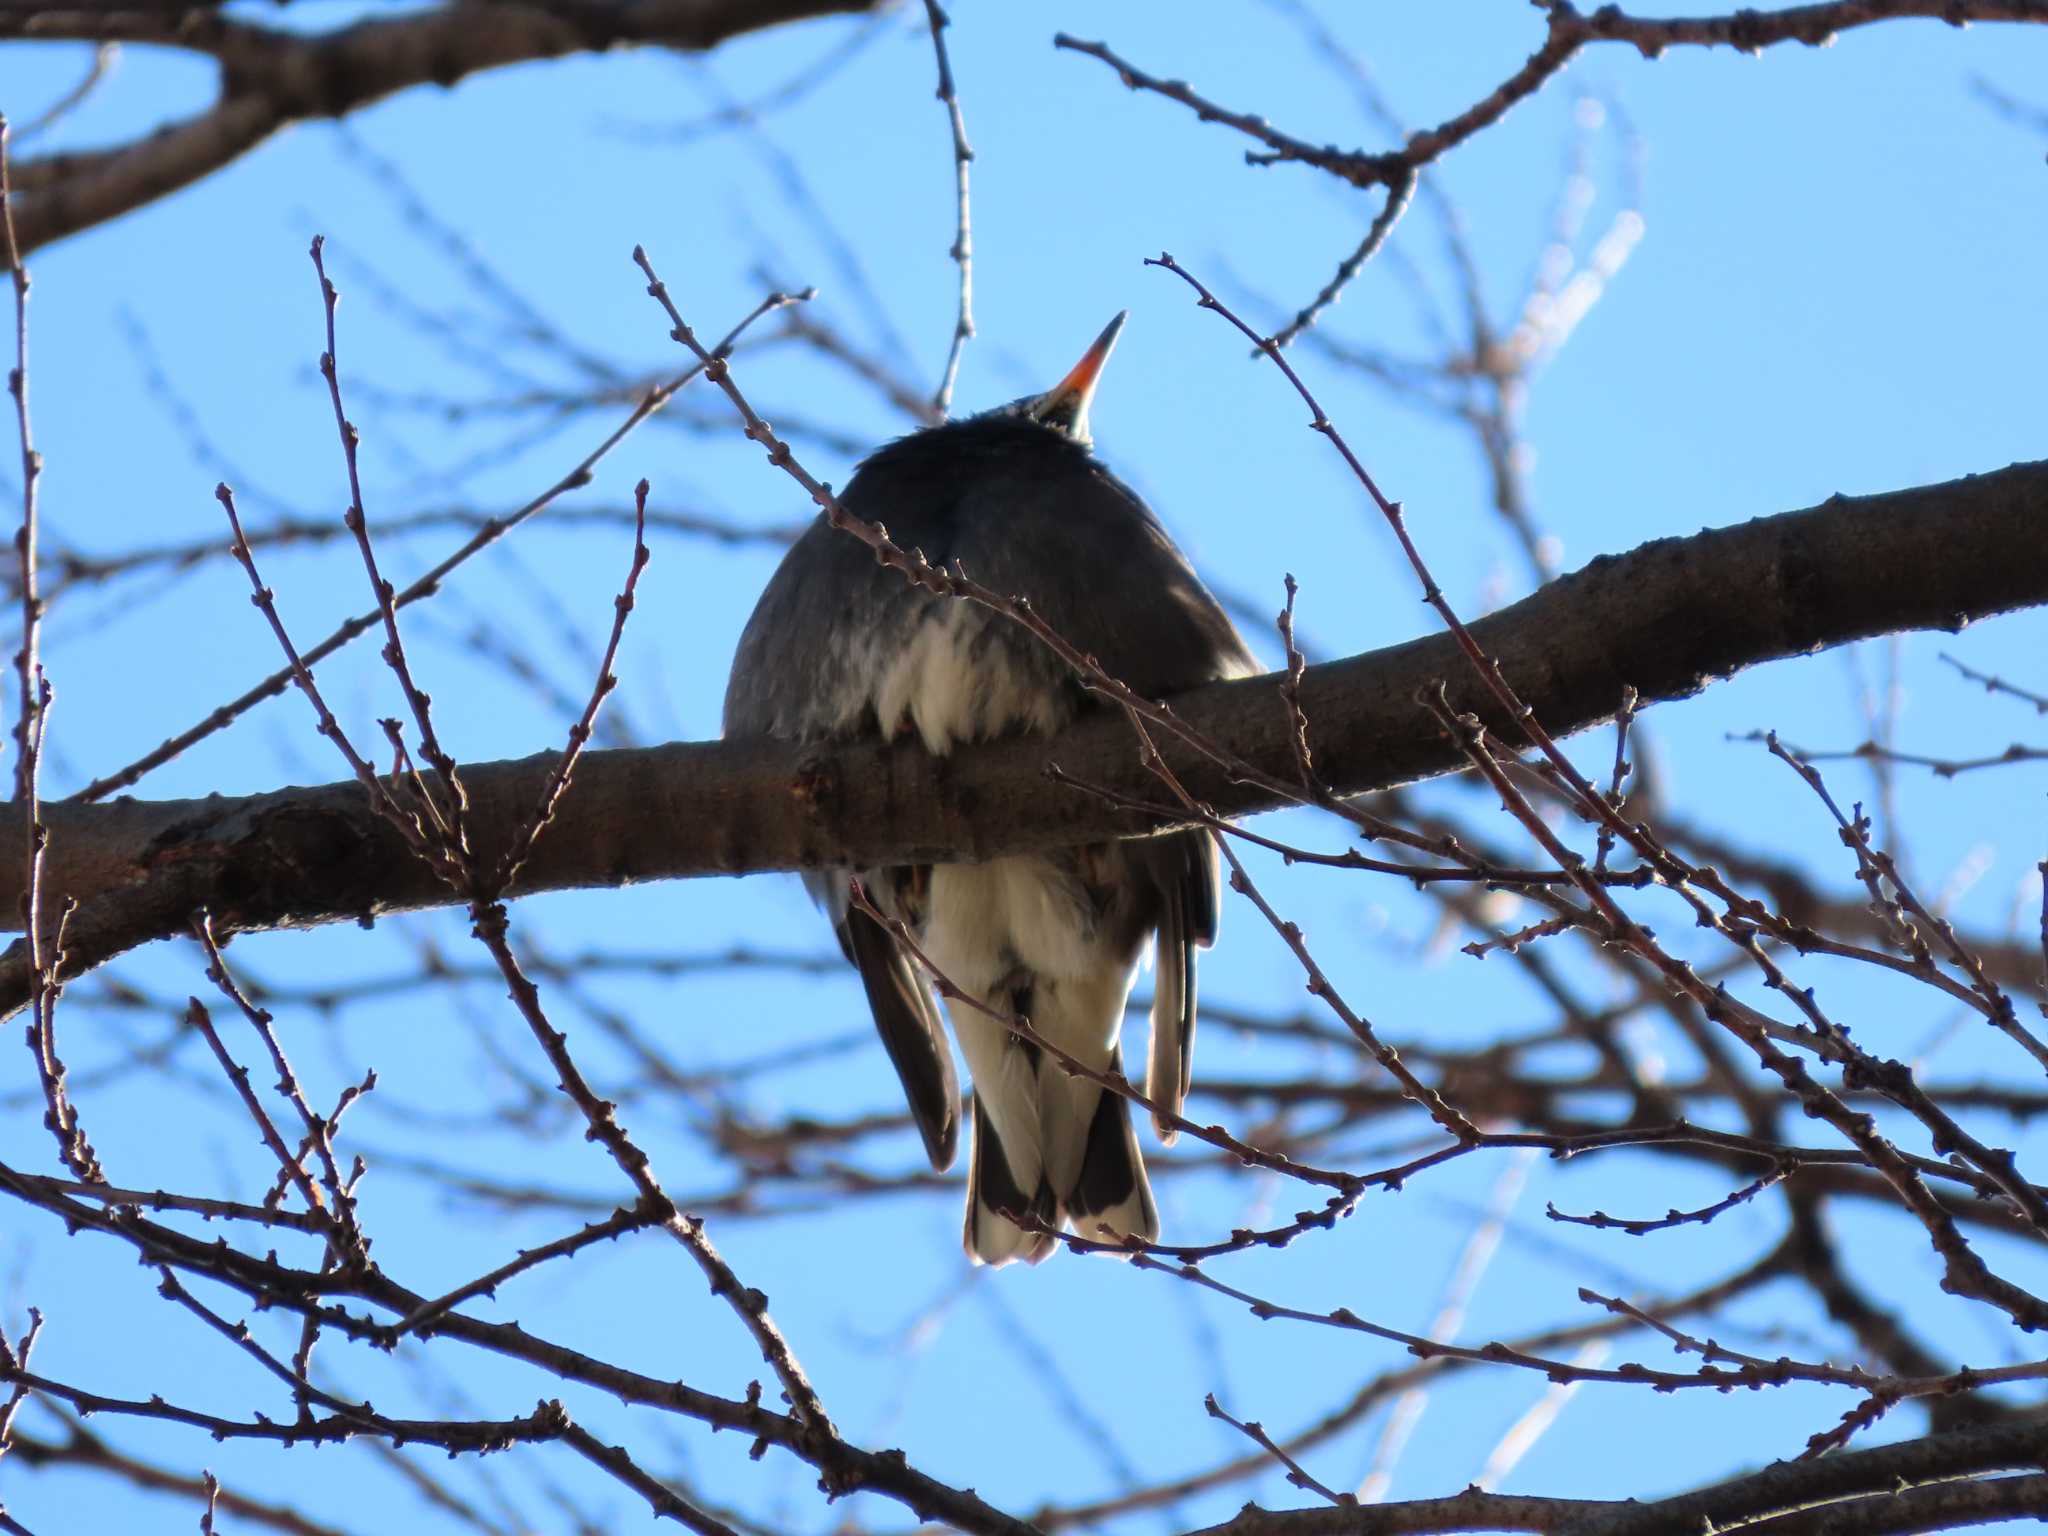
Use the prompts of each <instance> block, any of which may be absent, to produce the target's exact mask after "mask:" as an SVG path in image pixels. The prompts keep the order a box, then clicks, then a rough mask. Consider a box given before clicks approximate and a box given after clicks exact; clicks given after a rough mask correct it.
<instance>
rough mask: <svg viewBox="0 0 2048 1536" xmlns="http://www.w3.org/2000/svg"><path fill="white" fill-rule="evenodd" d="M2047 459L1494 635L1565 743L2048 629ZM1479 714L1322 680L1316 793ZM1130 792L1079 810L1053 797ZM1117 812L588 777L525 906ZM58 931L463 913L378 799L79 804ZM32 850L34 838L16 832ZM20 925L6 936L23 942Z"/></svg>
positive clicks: (1410, 776)
mask: <svg viewBox="0 0 2048 1536" xmlns="http://www.w3.org/2000/svg"><path fill="white" fill-rule="evenodd" d="M2044 520H2048V462H2042V463H2033V464H2020V465H2014V466H2012V467H2011V468H2008V469H2004V470H2000V471H1997V472H1995V473H1992V474H1985V475H1973V476H1969V477H1967V478H1965V479H1962V480H1957V481H1951V482H1949V483H1948V484H1945V485H1936V486H1926V487H1920V488H1917V489H1913V490H1906V491H1896V492H1890V493H1886V494H1882V495H1876V496H1867V497H1860V498H1850V497H1840V496H1837V497H1833V498H1831V499H1830V500H1828V501H1827V502H1825V503H1823V504H1822V505H1820V506H1818V507H1813V508H1809V509H1807V510H1805V511H1800V512H1790V513H1785V514H1783V515H1780V516H1777V517H1770V518H1760V519H1758V520H1756V521H1753V522H1749V523H1744V524H1740V525H1738V526H1735V527H1730V528H1721V529H1712V530H1709V531H1706V532H1703V533H1699V534H1695V535H1693V536H1691V537H1689V538H1671V539H1660V540H1657V541H1655V542H1653V543H1650V544H1645V545H1643V546H1642V547H1640V548H1638V549H1636V550H1633V551H1631V552H1630V553H1628V554H1626V555H1619V556H1603V557H1601V558H1600V559H1597V560H1595V561H1594V562H1593V563H1592V564H1590V565H1588V566H1587V567H1585V568H1584V569H1583V570H1580V571H1577V572H1575V573H1573V574H1572V575H1569V576H1566V577H1562V578H1560V579H1559V580H1557V581H1554V582H1552V583H1550V584H1549V585H1548V586H1546V587H1544V588H1542V589H1541V590H1540V591H1538V592H1536V593H1534V594H1533V595H1531V596H1530V597H1528V598H1525V599H1524V600H1523V601H1521V602H1519V603H1517V604H1515V605H1514V606H1512V607H1510V608H1507V609H1504V610H1502V611H1501V612H1499V613H1497V614H1494V615H1493V616H1491V617H1490V618H1488V619H1485V620H1483V621H1481V622H1480V623H1477V624H1475V625H1473V626H1472V627H1471V628H1472V634H1473V636H1474V637H1475V639H1476V640H1477V642H1478V644H1479V645H1480V646H1481V647H1483V648H1484V650H1485V651H1486V653H1487V654H1488V655H1489V656H1492V657H1494V658H1496V659H1497V660H1498V662H1499V664H1500V666H1501V667H1502V669H1503V670H1504V672H1505V674H1506V676H1507V678H1508V679H1509V681H1510V682H1511V683H1512V684H1513V686H1514V687H1515V689H1516V690H1517V691H1518V692H1519V693H1520V695H1521V697H1523V698H1524V699H1527V700H1529V701H1531V702H1532V704H1533V707H1534V709H1535V711H1536V714H1537V716H1538V718H1539V719H1541V720H1542V721H1543V723H1544V724H1545V725H1546V726H1547V727H1548V728H1549V729H1550V730H1551V731H1552V732H1553V733H1554V734H1555V733H1563V732H1566V731H1574V730H1579V729H1582V728H1584V727H1586V726H1588V725H1592V724H1594V723H1596V722H1598V721H1600V720H1603V719H1605V718H1607V717H1609V716H1610V715H1611V714H1612V713H1613V711H1614V710H1615V708H1616V707H1617V706H1618V705H1619V703H1620V701H1621V697H1622V691H1623V689H1624V687H1633V688H1634V689H1635V691H1636V693H1637V695H1638V696H1639V698H1640V700H1641V701H1642V702H1643V703H1645V704H1648V703H1651V702H1654V701H1658V700H1667V699H1677V698H1684V697H1687V696H1689V695H1691V694H1694V693H1697V692H1699V691H1700V690H1701V689H1702V688H1703V687H1705V686H1706V684H1707V683H1709V682H1710V681H1712V680H1714V679H1716V678H1720V677H1725V676H1727V675H1729V674H1730V673H1733V672H1735V671H1739V670H1740V669H1742V668H1744V667H1747V666H1752V665H1755V664H1756V663H1758V662H1763V661H1770V660H1774V659H1777V658H1780V657H1785V656H1792V655H1798V654H1801V653H1804V652H1809V651H1813V650H1817V649H1821V648H1824V647H1827V646H1833V645H1840V644H1844V643H1847V642H1849V641H1852V640H1858V639H1862V638H1865V637H1867V636H1870V635H1874V634H1882V633H1886V632H1890V631H1895V630H1905V629H1945V630H1953V629H1956V628H1959V627H1961V626H1962V625H1964V624H1967V623H1970V622H1971V621H1973V620H1975V619H1979V618H1983V617H1986V616H1988V615H1991V614H1995V613H2000V612H2004V611H2006V610H2009V609H2013V608H2019V607H2025V606H2029V605H2034V604H2040V603H2048V541H2044V540H2043V539H2042V538H2041V534H2040V530H2041V528H2042V526H2043V525H2044ZM1439 683H1443V684H1446V685H1447V686H1448V688H1449V690H1450V697H1451V700H1452V703H1453V706H1454V707H1455V708H1457V709H1459V710H1470V711H1473V712H1475V713H1477V714H1479V715H1480V716H1481V717H1482V718H1483V719H1486V720H1487V721H1488V724H1489V727H1490V728H1491V729H1492V730H1493V731H1494V732H1495V733H1496V734H1497V735H1498V736H1499V737H1500V739H1502V740H1506V741H1513V740H1516V739H1518V736H1517V732H1516V727H1515V725H1514V722H1512V721H1509V720H1506V719H1502V718H1499V709H1498V706H1497V705H1496V704H1495V703H1494V702H1493V697H1492V694H1491V693H1490V692H1489V691H1488V690H1487V689H1486V688H1485V687H1483V686H1482V685H1481V684H1480V683H1479V681H1478V679H1476V678H1475V677H1474V676H1472V674H1471V670H1470V668H1469V666H1468V665H1467V663H1466V662H1465V661H1464V660H1463V659H1462V658H1461V657H1460V655H1459V654H1458V650H1457V647H1456V645H1455V643H1454V642H1453V641H1452V639H1451V638H1450V637H1449V636H1447V635H1431V636H1428V637H1426V638H1423V639H1419V640H1412V641H1409V642H1408V643H1406V644H1404V645H1397V646H1391V647H1388V648H1387V649H1384V650H1380V651H1373V652H1369V653H1367V654H1365V655H1361V656H1354V657H1351V658H1350V659H1348V660H1345V661H1338V662H1331V663H1328V664H1326V665H1323V666H1319V667H1313V668H1311V669H1309V671H1308V672H1307V673H1306V674H1305V675H1304V677H1303V679H1302V686H1301V694H1300V700H1301V707H1302V709H1303V710H1304V712H1305V713H1306V716H1307V719H1308V722H1309V729H1310V735H1311V739H1312V743H1313V747H1314V752H1315V761H1316V764H1317V767H1318V770H1319V772H1320V773H1321V774H1322V775H1323V777H1324V778H1325V780H1326V782H1327V783H1328V784H1329V785H1330V786H1331V787H1332V788H1333V789H1335V790H1336V791H1337V792H1339V793H1346V794H1349V793H1358V792H1363V791H1367V790H1373V789H1380V788H1385V787H1387V786H1390V785H1394V784H1400V783H1405V782H1408V781H1411V780H1414V779H1419V778H1424V777H1428V776H1431V775H1435V774H1441V773H1445V772H1449V771H1452V770H1455V769H1459V768H1462V767H1464V766H1465V758H1464V756H1463V753H1462V751H1461V750H1460V748H1459V747H1458V746H1457V744H1456V743H1454V742H1452V741H1450V740H1447V739H1446V738H1445V737H1444V736H1443V735H1442V733H1441V732H1440V731H1438V730H1437V729H1436V728H1435V726H1434V725H1433V724H1431V723H1430V720H1429V717H1428V715H1427V714H1426V713H1425V712H1424V711H1423V710H1422V709H1421V708H1420V707H1419V705H1418V704H1417V697H1418V695H1419V694H1420V692H1421V691H1422V690H1424V689H1425V688H1434V687H1435V686H1436V685H1437V684H1439ZM1176 707H1177V709H1178V710H1179V711H1180V713H1181V714H1182V716H1183V718H1184V719H1185V720H1186V721H1187V722H1188V723H1189V724H1190V725H1191V726H1192V727H1193V728H1194V729H1195V730H1196V731H1198V732H1201V733H1203V734H1205V735H1206V736H1207V737H1209V738H1210V739H1211V740H1213V741H1214V742H1216V743H1219V744H1220V745H1222V746H1223V747H1225V748H1226V749H1228V751H1229V752H1231V753H1235V754H1237V755H1238V756H1239V757H1240V758H1242V759H1244V760H1246V761H1248V762H1250V763H1252V764H1254V765H1255V766H1257V767H1258V768H1259V769H1261V770H1263V771H1264V772H1265V773H1266V774H1268V775H1271V776H1275V777H1278V778H1280V779H1283V780H1291V776H1292V775H1293V773H1294V771H1295V769H1294V757H1293V752H1294V750H1295V746H1294V743H1293V741H1292V740H1291V716H1290V712H1289V710H1288V709H1287V707H1286V705H1285V703H1284V701H1283V700H1282V698H1281V695H1280V692H1279V680H1278V679H1275V678H1254V679H1249V680H1247V681H1243V682H1234V683H1222V684H1216V685H1212V686H1210V687H1207V688H1203V689H1200V690H1197V691H1196V692H1194V693H1190V694H1187V695H1184V696H1182V697H1181V698H1180V699H1179V700H1177V701H1176ZM1166 755H1167V757H1168V759H1169V761H1170V762H1171V763H1172V764H1173V767H1174V769H1175V772H1176V773H1177V774H1178V775H1179V777H1180V779H1181V781H1182V783H1184V784H1185V785H1186V786H1187V787H1188V789H1189V790H1190V791H1191V792H1192V793H1193V794H1194V795H1196V796H1197V797H1198V798H1200V799H1201V800H1203V801H1205V802H1207V803H1208V804H1210V805H1212V806H1214V807H1215V808H1216V810H1217V811H1218V812H1220V813H1222V814H1226V815H1240V814H1244V813H1247V812H1252V811H1259V810H1265V809H1270V808H1272V807H1273V806H1274V805H1275V804H1276V803H1277V801H1276V797H1275V796H1274V795H1273V794H1272V793H1271V792H1270V791H1265V790H1261V789H1260V788H1258V787H1257V786H1255V785H1252V784H1248V783H1246V782H1243V781H1242V780H1240V779H1238V778H1235V777H1233V776H1232V775H1231V774H1230V773H1229V772H1228V771H1227V770H1226V769H1225V768H1223V767H1222V766H1220V765H1218V764H1217V763H1215V762H1213V761H1210V760H1208V759H1207V758H1203V757H1200V756H1198V755H1197V754H1195V753H1193V752H1191V751H1189V750H1188V749H1186V748H1184V747H1178V746H1173V747H1169V748H1168V749H1167V753H1166ZM555 763H556V757H555V755H554V754H552V753H548V754H543V755H539V756H535V757H532V758H526V759H522V760H520V761H517V762H503V763H495V764H483V765H478V766H475V767H471V768H466V769H465V770H464V778H465V782H466V785H467V788H468V790H469V793H470V797H471V801H472V805H473V812H472V814H473V817H474V820H473V822H472V832H473V835H474V837H475V839H476V844H477V847H478V851H479V855H480V856H481V857H482V858H484V859H485V860H486V861H488V860H490V859H493V858H496V857H498V856H499V855H500V854H502V852H503V850H504V849H505V847H506V846H507V845H508V844H509V842H510V840H511V839H512V838H513V836H514V835H515V832H516V829H517V828H518V827H519V826H520V825H521V824H522V822H523V820H524V818H525V817H526V816H527V814H528V813H529V811H530V808H531V807H532V805H533V804H534V802H535V799H536V797H537V795H538V794H539V792H540V788H541V786H542V784H543V783H544V782H545V781H546V779H547V777H548V775H549V774H550V773H551V772H552V771H553V769H554V767H555ZM1055 763H1056V764H1058V765H1059V767H1060V768H1061V769H1063V770H1064V771H1065V772H1066V773H1067V774H1069V775H1071V776H1072V777H1074V778H1076V779H1079V780H1081V781H1084V782H1086V783H1088V784H1090V785H1094V786H1100V787H1102V788H1103V789H1105V790H1107V791H1109V792H1110V793H1109V794H1108V795H1096V794H1085V793H1079V792H1077V791H1076V790H1075V789H1074V788H1072V787H1071V786H1069V785H1062V784H1060V783H1057V782H1055V781H1054V780H1053V779H1052V778H1051V777H1050V776H1049V775H1048V772H1047V769H1048V768H1049V766H1051V765H1053V764H1055ZM1117 796H1123V797H1125V798H1127V799H1136V800H1139V801H1148V800H1151V799H1154V798H1156V786H1155V784H1154V781H1153V780H1152V778H1151V776H1150V774H1149V773H1148V771H1147V770H1146V769H1145V767H1144V766H1143V765H1142V764H1141V763H1140V761H1139V758H1138V752H1137V748H1136V745H1135V743H1134V741H1133V739H1132V736H1131V733H1130V730H1129V727H1128V726H1127V725H1126V724H1125V723H1124V722H1123V721H1122V720H1121V719H1120V718H1117V717H1114V716H1109V715H1106V714H1104V715H1098V716H1096V717H1094V718H1091V719H1088V720H1086V721H1084V722H1082V723H1080V724H1078V725H1076V726H1074V727H1072V728H1071V729H1069V730H1067V731H1065V732H1064V733H1062V734H1061V735H1059V736H1057V737H1055V738H1052V739H1050V740H1039V739H1031V740H1024V741H1007V742H997V743H991V744H987V745H984V746H979V747H974V748H971V749H968V750H965V751H962V752H960V753H958V754H956V755H955V756H954V757H952V758H950V759H947V760H944V761H940V760H936V759H933V758H931V757H929V756H927V755H926V754H925V753H923V752H922V751H920V750H918V749H916V748H915V747H913V746H911V745H909V744H907V743H898V744H896V745H893V746H881V745H861V746H852V747H844V748H837V749H829V748H820V747H801V746H795V745H791V744H788V743H780V742H768V741H735V742H723V743H709V742H690V743H678V744H674V745H670V746H665V747H656V748H649V749H641V750H622V751H610V752H592V753H587V754H585V756H584V758H583V760H582V762H581V763H580V764H579V765H578V767H577V770H576V777H575V780H574V782H573V784H572V785H571V786H570V788H569V790H568V791H567V793H566V794H564V795H563V797H562V800H561V803H560V805H559V807H558V808H557V810H556V813H555V820H554V823H553V826H552V829H551V831H550V833H549V836H548V837H547V838H545V839H543V840H542V842H541V844H540V845H539V847H538V848H537V849H536V850H535V852H534V856H533V858H532V859H531V860H530V861H529V862H528V864H527V865H526V867H525V869H524V871H523V872H522V875H521V878H520V881H519V884H518V886H517V890H518V891H519V892H521V893H525V892H533V891H543V890H560V889H566V888H571V887H588V886H617V885H625V884H628V883H631V882H633V881H638V880H651V879H672V878H678V877H684V876H692V875H706V874H742V873H747V872H752V871H761V870H786V869H796V868H803V867H811V866H818V865H824V864H833V863H848V864H888V863H926V862H932V861H935V860H946V859H958V858H972V859H980V858H988V857H992V856H995V855H998V854H1004V853H1012V852H1018V851H1022V850H1026V849H1032V848H1046V847H1056V846H1061V845H1070V844H1073V843H1077V842H1087V841H1091V840H1096V839H1100V838H1103V837H1107V836H1113V835H1121V834H1133V833H1139V832H1144V831H1149V830H1156V822H1153V821H1148V819H1147V817H1146V815H1145V813H1143V812H1133V811H1129V810H1123V809H1119V808H1118V807H1117V806H1116V805H1115V804H1114V803H1112V802H1113V801H1114V799H1115V798H1116V797H1117ZM45 819H46V821H47V823H48V825H49V828H50V835H51V844H50V851H49V855H48V862H47V864H46V866H45V872H44V881H45V885H46V890H47V892H48V893H49V895H50V896H51V897H52V898H53V899H52V900H51V901H49V902H47V903H46V906H47V907H49V908H50V909H51V910H56V909H57V908H59V907H61V906H62V905H63V901H64V898H66V897H76V898H78V900H79V901H80V903H81V905H80V907H79V909H78V911H77V912H76V913H75V914H74V915H73V916H72V918H71V921H70V925H69V928H68V930H67V935H66V954H65V957H64V967H65V974H66V975H77V974H79V973H81V972H83V971H86V970H89V969H91V968H92V967H94V966H96V965H99V964H101V963H102V962H104V961H105V960H107V959H110V958H112V957H113V956H115V955H118V954H120V953H122V952H124V951H125V950H128V949H131V948H133V947H135V946H136V945H138V944H141V943H145V942H147V941H149V940H151V939H155V938H161V937H166V936H169V935H172V934H176V933H182V932H184V931H185V929H186V927H187V926H188V924H189V923H190V921H191V917H192V914H193V913H194V912H195V911H197V910H199V909H202V908H204V909H206V910H207V911H209V912H210V913H211V914H212V916H213V920H214V922H215V923H216V925H218V926H220V927H221V928H223V929H256V928H274V927H281V926H302V925H309V924H315V923H324V922H335V921H340V920H343V919H361V918H366V917H371V916H374V915H376V914H378V913H382V912H390V911H397V910H404V909H407V908H414V907H421V906H431V905H444V904H447V903H448V902H449V901H450V899H451V897H450V894H449V892H448V889H447V887H446V886H445V885H444V884H443V883H442V882H440V881H439V880H438V879H437V877H436V875H435V874H434V872H433V871H432V870H431V869H430V868H429V867H428V866H427V865H426V864H424V863H423V862H421V861H420V860H418V859H417V858H415V857H413V856H412V855H411V854H410V853H409V852H408V851H407V850H406V848H405V847H404V846H403V844H402V843H401V842H400V841H399V840H398V838H397V836H396V834H395V833H393V832H392V831H391V830H390V828H389V827H388V826H387V825H386V824H385V823H384V822H383V821H381V820H380V818H378V817H377V816H376V815H375V814H374V813H373V811H372V809H371V807H370V805H369V802H368V799H367V797H366V796H365V795H364V793H363V790H362V787H361V786H360V785H359V784H356V783H353V782H349V783H341V784H330V785H326V786H322V787H318V788H311V789H284V790H278V791H275V792H272V793H269V794H263V795H254V796H248V797H243V798H239V799H231V798H225V797H219V796H213V797H209V798H207V799H205V800H188V801H140V800H131V799H122V800H117V801H112V802H108V803H104V804H79V803H76V802H70V803H60V804H57V805H52V806H48V807H46V808H45ZM8 825H10V826H11V825H12V822H9V823H8ZM20 867H22V861H21V860H20V859H19V858H18V857H13V856H11V855H10V852H9V850H8V849H7V848H6V847H5V846H4V844H0V914H5V913H11V912H13V911H15V910H17V907H18V898H19V896H20V892H19V891H18V890H17V889H15V887H16V885H18V884H19V881H20V878H21V877H20V875H19V873H18V870H19V868H20ZM0 920H4V919H0ZM21 948H22V946H21V945H19V944H17V945H16V946H15V947H14V948H13V949H10V950H9V951H8V953H7V954H6V955H5V956H4V957H0V1009H4V1010H5V1011H7V1012H12V1011H14V1010H16V1009H18V1008H19V1007H21V1006H22V1004H23V1002H24V1001H25V999H26V997H27V992H28V967H27V963H26V958H25V955H24V954H23V953H21Z"/></svg>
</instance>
